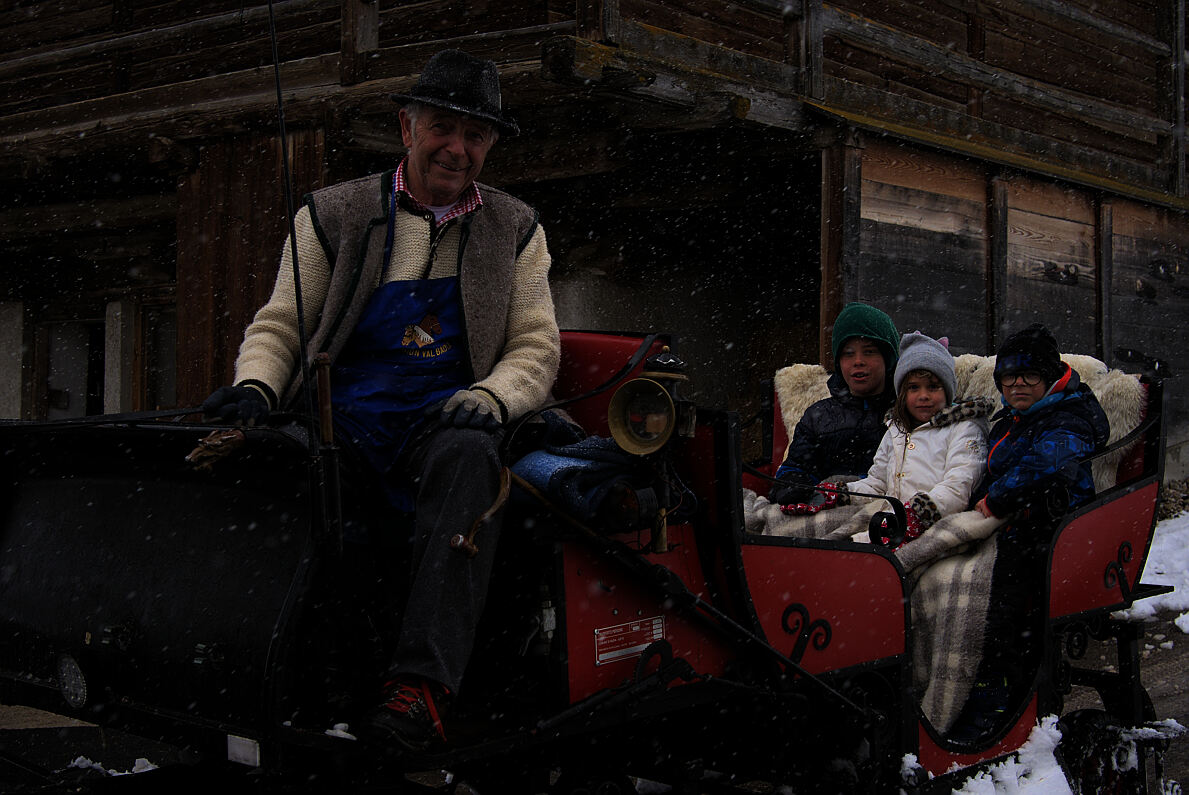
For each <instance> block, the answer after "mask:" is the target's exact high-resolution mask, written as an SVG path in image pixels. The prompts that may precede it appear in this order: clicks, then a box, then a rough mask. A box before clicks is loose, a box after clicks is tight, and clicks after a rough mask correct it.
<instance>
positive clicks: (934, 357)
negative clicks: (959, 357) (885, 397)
mask: <svg viewBox="0 0 1189 795" xmlns="http://www.w3.org/2000/svg"><path fill="white" fill-rule="evenodd" d="M949 346H950V341H949V339H948V338H947V337H941V338H940V339H933V338H932V337H929V336H926V335H924V334H922V333H921V332H919V331H913V332H911V333H908V334H905V335H904V336H903V337H901V338H900V359H899V361H897V362H896V374H895V375H894V376H893V378H892V382H893V383H894V384H895V385H896V394H897V395H898V394H900V384H902V383H904V379H905V378H907V377H908V374H909V373H911V372H912V371H913V370H928V371H929V372H930V373H933V375H935V376H937V380H938V381H940V382H941V386H942V388H943V389H945V397H946V400H948V401H950V402H951V403H952V402H953V400H954V392H955V391H957V389H958V377H957V375H955V374H954V355H953V354H952V353H950V347H949Z"/></svg>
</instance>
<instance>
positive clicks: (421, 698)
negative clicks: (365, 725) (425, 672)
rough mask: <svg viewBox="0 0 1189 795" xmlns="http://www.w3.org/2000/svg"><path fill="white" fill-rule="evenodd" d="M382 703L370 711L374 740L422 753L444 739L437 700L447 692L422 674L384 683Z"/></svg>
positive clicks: (442, 742) (443, 741)
mask: <svg viewBox="0 0 1189 795" xmlns="http://www.w3.org/2000/svg"><path fill="white" fill-rule="evenodd" d="M382 692H383V695H382V699H383V701H382V703H381V704H380V706H379V708H378V709H376V711H375V712H374V713H373V714H372V717H371V725H372V728H373V729H375V733H376V734H377V735H378V738H377V739H381V740H389V741H391V742H393V743H395V744H397V745H399V746H400V747H402V748H404V749H405V750H407V751H414V752H423V751H427V750H429V748H430V747H431V746H433V745H435V744H444V743H445V742H446V732H445V731H444V730H443V728H442V718H441V715H440V714H439V711H438V705H437V704H436V703H435V697H436V699H437V700H442V699H443V698H444V697H445V696H447V695H448V694H449V691H448V690H447V689H446V688H445V687H443V686H441V685H439V684H438V683H437V682H431V681H429V680H428V679H424V678H421V677H402V678H399V679H394V680H392V681H390V682H388V684H386V685H384V689H383V691H382Z"/></svg>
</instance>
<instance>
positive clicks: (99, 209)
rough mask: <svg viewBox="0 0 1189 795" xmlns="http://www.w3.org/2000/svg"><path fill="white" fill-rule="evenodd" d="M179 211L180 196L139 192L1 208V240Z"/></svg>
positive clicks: (123, 224) (146, 221)
mask: <svg viewBox="0 0 1189 795" xmlns="http://www.w3.org/2000/svg"><path fill="white" fill-rule="evenodd" d="M176 212H177V197H176V196H175V195H174V194H172V193H170V194H164V195H160V196H136V197H134V198H131V199H109V198H104V199H102V200H91V201H83V202H67V203H65V204H48V205H41V206H27V205H26V206H20V207H14V208H12V209H8V210H0V240H4V241H5V244H6V245H11V244H13V243H15V242H16V241H20V240H33V239H44V238H45V237H46V236H47V235H54V234H60V233H63V232H66V233H70V232H94V231H96V230H98V229H115V230H122V231H121V233H122V234H123V233H126V230H127V229H128V228H129V227H136V226H148V225H151V224H153V223H157V222H160V221H168V220H171V219H172V218H173V217H174V214H175V213H176Z"/></svg>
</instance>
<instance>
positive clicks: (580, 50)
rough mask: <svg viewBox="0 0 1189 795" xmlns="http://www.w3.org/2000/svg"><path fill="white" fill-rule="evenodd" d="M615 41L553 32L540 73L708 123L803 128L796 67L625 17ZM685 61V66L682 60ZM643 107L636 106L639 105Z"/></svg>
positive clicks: (799, 74) (656, 110)
mask: <svg viewBox="0 0 1189 795" xmlns="http://www.w3.org/2000/svg"><path fill="white" fill-rule="evenodd" d="M621 33H622V43H621V46H619V47H610V46H607V45H604V44H598V43H596V42H591V41H585V40H583V39H579V38H555V39H551V40H550V41H548V42H546V43H545V46H544V48H543V51H542V55H541V68H542V72H543V74H544V75H545V77H546V78H547V79H550V80H554V81H557V82H559V83H563V84H568V85H573V86H582V87H584V88H589V89H598V90H602V89H608V90H610V91H612V92H614V93H615V94H616V95H618V96H619V97H620V98H621V99H620V101H622V97H623V96H624V95H627V96H630V97H633V98H636V99H638V100H641V101H642V102H650V103H653V104H652V105H651V106H650V107H649V109H648V113H651V114H655V115H657V116H659V117H660V118H661V119H664V120H666V121H667V120H668V119H669V118H672V117H671V116H669V114H670V113H671V112H672V111H673V110H675V109H681V110H680V112H681V113H684V114H686V116H687V119H686V121H688V122H689V123H690V124H689V127H693V126H710V124H705V123H703V124H700V125H699V123H698V122H697V120H696V119H697V117H702V118H703V119H704V120H707V121H708V120H713V122H712V123H731V122H733V121H740V122H751V123H755V124H761V125H764V126H770V127H778V128H781V129H788V130H794V131H800V132H805V131H807V130H808V126H807V125H806V124H805V118H804V114H803V112H802V105H801V103H800V102H799V101H798V100H797V98H796V91H797V90H798V87H799V86H800V85H801V84H802V83H803V76H802V72H801V70H799V69H797V68H796V67H794V66H790V65H788V64H781V63H777V62H775V61H770V60H768V59H766V58H757V57H755V56H751V55H747V54H746V53H741V52H738V51H736V50H730V49H727V48H725V47H718V46H716V45H713V44H708V43H706V42H702V41H698V40H697V39H693V38H690V37H688V36H682V35H681V34H677V33H672V32H669V31H664V30H661V29H659V28H653V27H650V26H647V25H640V24H638V23H633V22H624V23H623V26H622V30H621ZM683 65H688V66H683ZM642 107H643V106H642Z"/></svg>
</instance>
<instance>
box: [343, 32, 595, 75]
mask: <svg viewBox="0 0 1189 795" xmlns="http://www.w3.org/2000/svg"><path fill="white" fill-rule="evenodd" d="M573 32H574V24H573V23H572V22H559V23H555V24H552V25H537V26H534V27H528V28H516V29H514V30H500V31H494V32H486V33H476V34H474V35H472V36H466V37H462V38H457V39H443V40H438V41H429V42H418V43H414V44H402V45H399V46H396V47H381V48H380V49H379V50H377V51H376V52H375V53H374V54H373V55H372V57H370V58H369V59H368V63H367V79H368V80H383V79H390V78H396V77H402V76H407V75H410V74H416V73H418V72H420V71H421V67H422V66H423V65H424V64H425V62H426V61H427V60H429V58H430V57H431V56H432V55H433V54H434V53H436V52H438V51H439V50H442V49H445V48H448V47H458V48H459V49H464V50H466V51H467V52H469V53H471V54H472V55H475V56H477V57H480V58H488V59H491V60H493V61H496V62H497V63H500V64H507V63H512V62H517V61H522V62H531V61H536V60H539V59H540V57H541V48H542V47H543V46H544V44H545V42H546V41H548V40H549V39H551V38H554V37H555V36H561V35H565V34H570V33H573Z"/></svg>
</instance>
